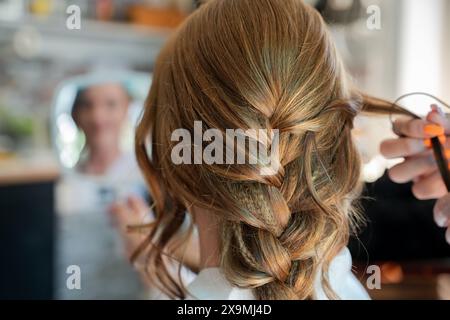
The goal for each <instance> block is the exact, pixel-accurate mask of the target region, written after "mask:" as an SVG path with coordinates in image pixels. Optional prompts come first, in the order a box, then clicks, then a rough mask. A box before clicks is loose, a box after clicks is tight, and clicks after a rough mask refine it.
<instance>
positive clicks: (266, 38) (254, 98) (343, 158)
mask: <svg viewBox="0 0 450 320" xmlns="http://www.w3.org/2000/svg"><path fill="white" fill-rule="evenodd" d="M389 109H390V104H389V103H387V102H384V101H383V100H378V99H373V98H370V97H368V96H365V95H363V94H361V93H359V92H358V91H357V90H355V89H353V88H352V87H351V85H350V84H349V81H348V80H347V76H346V73H345V70H344V68H343V66H342V64H341V61H340V59H339V57H338V55H337V53H336V50H335V47H334V45H333V42H332V41H331V39H330V36H329V34H328V31H327V28H326V25H325V23H324V22H323V20H322V18H321V17H320V15H319V14H318V13H317V12H316V11H315V10H314V9H313V8H312V7H310V6H308V5H306V4H304V3H303V1H301V0H258V1H254V0H211V1H208V2H207V3H206V4H205V5H203V6H202V7H201V8H200V9H199V10H198V11H197V12H195V13H194V14H192V16H191V17H190V18H189V19H188V20H187V21H186V22H185V23H184V24H183V25H182V26H181V27H180V29H179V30H178V32H177V33H176V34H175V35H174V36H173V38H172V39H171V40H170V41H169V43H168V44H167V45H166V47H165V48H164V50H163V51H162V53H161V55H160V57H159V59H158V61H157V65H156V68H155V70H154V81H153V85H152V88H151V90H150V94H149V97H148V100H147V103H146V109H145V113H144V115H143V118H142V120H141V122H140V125H139V128H138V130H137V134H136V137H137V139H136V152H137V157H138V161H139V164H140V166H141V168H142V170H143V172H144V174H145V176H146V178H147V181H148V184H149V186H150V191H151V195H152V197H153V199H154V201H155V214H156V222H155V223H154V224H153V225H152V228H151V229H150V233H149V235H148V238H147V240H146V241H145V243H143V244H142V246H141V247H140V248H139V249H138V250H137V252H136V255H135V257H137V255H138V254H139V253H142V252H144V251H145V252H147V253H148V255H147V271H148V275H149V276H150V277H151V278H152V279H153V281H154V282H155V284H156V285H158V286H159V287H161V288H162V289H164V290H165V292H167V293H168V294H169V295H170V296H172V297H179V298H183V297H185V294H186V290H185V288H184V287H183V286H182V285H181V284H180V281H179V280H177V279H174V278H173V277H172V276H171V275H170V272H169V271H168V266H167V265H166V262H165V259H164V258H163V256H164V255H172V254H173V253H174V252H175V250H177V249H179V248H180V246H182V245H183V243H186V241H185V240H186V239H188V238H189V236H190V232H188V233H186V232H185V231H186V230H185V228H182V225H183V221H184V219H185V215H186V207H185V204H186V203H189V204H193V205H195V206H197V207H200V208H204V209H208V210H210V211H211V212H212V214H216V215H217V217H218V218H219V219H220V221H221V223H220V229H221V237H220V240H221V241H220V242H221V244H220V246H221V248H220V267H221V268H222V270H223V272H224V273H225V275H226V277H227V279H228V280H229V281H230V282H231V283H232V284H233V285H235V286H237V287H239V288H251V289H253V290H254V294H255V296H256V297H257V298H258V299H313V298H314V294H315V293H314V281H315V277H316V275H317V274H321V282H322V284H323V287H324V288H325V291H326V292H327V294H328V296H329V297H330V298H337V297H336V295H335V294H334V293H333V290H332V289H331V287H330V284H329V281H328V277H327V274H328V268H329V265H330V262H331V260H332V259H333V258H334V257H335V256H336V255H337V253H338V252H339V251H340V250H342V249H343V247H344V246H345V245H346V244H347V242H348V238H349V234H350V232H351V231H352V229H354V228H355V227H356V226H357V222H358V221H359V215H358V210H357V209H356V208H357V205H356V200H357V198H358V196H359V195H360V190H361V179H360V168H361V163H360V158H359V155H358V152H357V150H356V148H355V145H354V143H353V140H352V137H351V129H352V122H353V119H354V117H355V115H356V114H358V113H359V112H361V111H367V112H375V113H387V112H389ZM393 110H394V111H395V112H401V111H400V110H399V109H396V108H394V109H393ZM194 121H202V123H203V127H204V129H208V128H215V129H219V130H220V131H221V132H223V133H225V130H226V129H244V130H245V129H255V128H264V129H267V130H269V131H272V130H274V129H278V130H279V132H280V143H279V154H280V156H279V162H280V163H279V164H280V169H279V170H278V172H277V174H275V175H269V176H264V175H261V174H260V172H261V168H262V165H258V164H257V165H250V164H243V165H242V164H241V165H214V164H213V165H206V164H202V165H174V164H173V163H172V161H171V157H170V150H171V149H172V148H173V146H174V142H173V141H171V134H172V132H173V131H174V130H175V129H178V128H184V129H187V130H189V131H191V132H192V131H193V125H194ZM149 136H151V141H152V143H151V157H150V156H149V155H148V152H147V150H146V149H147V148H146V147H145V145H146V141H147V139H148V138H149ZM269 149H270V145H269ZM245 152H246V153H247V155H248V152H249V151H248V150H246V151H245ZM190 230H191V229H190ZM147 246H150V247H149V248H148V250H146V247H147Z"/></svg>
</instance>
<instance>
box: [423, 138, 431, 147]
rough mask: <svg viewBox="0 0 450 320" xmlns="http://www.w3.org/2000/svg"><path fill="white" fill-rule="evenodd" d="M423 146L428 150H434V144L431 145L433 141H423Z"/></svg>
mask: <svg viewBox="0 0 450 320" xmlns="http://www.w3.org/2000/svg"><path fill="white" fill-rule="evenodd" d="M423 144H424V145H425V147H426V148H427V149H431V148H432V146H433V145H432V143H431V139H425V140H424V141H423Z"/></svg>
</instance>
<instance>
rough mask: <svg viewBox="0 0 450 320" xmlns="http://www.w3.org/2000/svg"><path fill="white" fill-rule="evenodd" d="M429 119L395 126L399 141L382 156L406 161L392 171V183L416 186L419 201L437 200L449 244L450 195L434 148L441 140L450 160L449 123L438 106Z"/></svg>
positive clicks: (383, 148) (440, 223) (388, 145)
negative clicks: (435, 141) (435, 140)
mask: <svg viewBox="0 0 450 320" xmlns="http://www.w3.org/2000/svg"><path fill="white" fill-rule="evenodd" d="M431 109H432V111H431V112H430V113H429V114H428V116H427V118H426V119H424V120H421V119H410V118H401V119H398V120H396V121H395V123H394V132H395V133H396V134H397V135H399V138H396V139H389V140H386V141H384V142H383V143H382V144H381V153H382V154H383V155H384V156H385V157H386V158H388V159H398V158H403V159H404V161H403V162H402V163H400V164H397V165H396V166H394V167H392V168H391V169H390V170H389V176H390V178H391V179H392V181H394V182H397V183H407V182H411V181H412V182H413V187H412V192H413V194H414V195H415V196H416V197H417V198H418V199H420V200H430V199H438V201H437V202H436V205H435V207H434V220H435V221H436V223H437V225H438V226H439V227H442V228H446V229H447V231H446V239H447V242H448V243H449V244H450V194H449V192H448V190H447V187H446V186H445V184H444V181H443V180H442V177H441V174H440V172H439V170H438V167H437V164H436V161H435V159H434V156H433V150H432V147H431V140H430V139H431V138H434V137H439V139H440V140H441V143H443V145H444V148H445V150H444V153H445V156H446V157H447V159H450V139H447V136H449V135H450V120H449V119H448V118H447V116H446V115H445V114H444V113H443V111H442V110H441V109H440V108H439V107H438V106H437V105H432V106H431Z"/></svg>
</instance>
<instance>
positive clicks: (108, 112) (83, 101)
mask: <svg viewBox="0 0 450 320" xmlns="http://www.w3.org/2000/svg"><path fill="white" fill-rule="evenodd" d="M129 104H130V97H129V95H128V93H127V91H126V90H125V88H124V87H123V86H122V85H120V84H116V83H111V84H98V85H93V86H90V87H88V88H86V89H83V90H80V91H79V92H78V94H77V97H76V99H75V103H74V106H73V108H72V117H73V119H74V121H75V123H76V124H77V126H78V127H79V128H80V129H81V130H82V131H83V133H84V134H85V137H86V147H85V158H84V159H82V160H81V161H80V162H79V163H78V165H77V170H79V171H80V172H82V173H85V174H88V175H94V176H103V175H106V174H108V173H109V172H111V173H114V172H117V170H113V169H117V167H120V166H121V164H120V162H122V161H125V162H126V161H128V159H125V158H124V155H123V154H122V151H121V149H120V139H121V133H122V128H123V126H124V123H125V121H126V120H127V117H128V106H129ZM125 165H126V164H125V163H124V164H123V165H122V166H125Z"/></svg>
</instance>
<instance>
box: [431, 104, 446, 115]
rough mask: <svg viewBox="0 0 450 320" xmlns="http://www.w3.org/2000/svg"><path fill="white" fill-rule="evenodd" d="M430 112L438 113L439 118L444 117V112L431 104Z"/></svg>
mask: <svg viewBox="0 0 450 320" xmlns="http://www.w3.org/2000/svg"><path fill="white" fill-rule="evenodd" d="M431 110H432V111H434V112H437V113H439V114H440V115H441V116H442V115H444V111H443V110H442V108H441V107H439V106H438V105H437V104H432V105H431Z"/></svg>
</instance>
